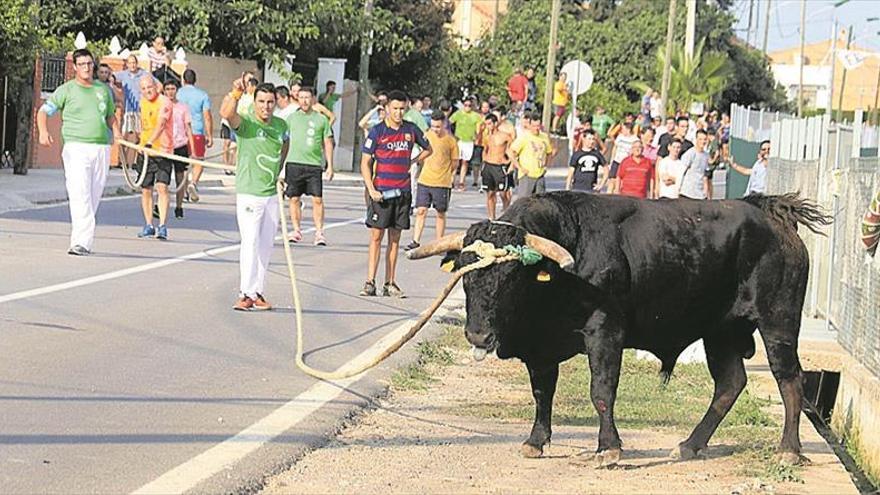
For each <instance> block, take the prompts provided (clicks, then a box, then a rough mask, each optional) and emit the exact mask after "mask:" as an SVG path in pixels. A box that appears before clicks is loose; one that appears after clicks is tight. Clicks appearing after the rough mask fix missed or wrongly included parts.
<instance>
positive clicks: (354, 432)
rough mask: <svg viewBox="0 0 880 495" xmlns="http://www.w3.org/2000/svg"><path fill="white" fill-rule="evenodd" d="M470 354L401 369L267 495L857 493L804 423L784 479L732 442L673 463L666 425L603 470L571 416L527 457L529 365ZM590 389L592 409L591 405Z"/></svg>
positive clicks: (675, 437)
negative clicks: (793, 464)
mask: <svg viewBox="0 0 880 495" xmlns="http://www.w3.org/2000/svg"><path fill="white" fill-rule="evenodd" d="M458 338H459V339H460V335H459V336H458ZM447 339H448V337H447ZM462 347H463V346H462V345H461V344H460V343H458V344H455V345H451V346H443V347H442V350H443V351H444V352H446V353H447V354H445V356H446V359H445V361H446V362H445V363H443V364H438V363H437V361H438V360H437V359H429V361H430V364H428V365H426V366H424V367H421V368H412V369H410V370H404V372H403V375H401V374H400V373H399V374H398V375H397V377H396V379H395V380H394V383H393V384H392V386H391V391H390V393H389V395H388V396H387V397H386V398H384V399H382V400H380V401H378V402H377V404H376V405H375V408H374V409H372V410H370V411H368V412H365V413H364V414H363V415H362V416H361V417H359V418H358V419H357V420H356V421H354V422H353V424H352V425H350V426H349V427H347V428H345V429H344V430H343V431H341V432H340V433H339V434H338V435H337V436H336V437H335V438H333V439H331V440H330V441H329V443H328V444H327V445H326V446H325V447H323V448H320V449H318V450H316V451H313V452H312V453H310V454H308V455H307V456H305V457H304V458H303V459H302V460H301V461H299V462H298V463H296V464H295V465H293V466H292V467H291V468H290V470H288V471H287V472H284V473H281V474H279V475H277V476H275V477H273V478H271V479H270V480H268V481H267V484H266V487H265V488H264V492H263V493H266V494H288V493H342V492H344V493H383V494H396V493H467V494H493V493H523V494H525V493H575V492H577V493H741V494H745V493H804V494H813V493H816V494H818V493H835V494H837V495H844V494H857V493H858V490H857V489H856V487H855V486H854V485H853V483H852V482H851V481H850V477H849V475H848V473H847V472H846V471H845V469H844V468H843V466H842V465H841V464H840V462H839V460H838V459H837V457H836V456H835V455H834V454H833V452H832V451H831V449H830V448H829V447H828V446H827V444H826V443H825V442H824V441H823V440H822V438H821V437H820V436H819V435H818V434H817V433H816V432H815V430H814V429H813V427H812V425H811V424H810V422H809V420H807V418H806V417H805V416H804V417H802V422H801V434H802V441H803V444H804V454H805V455H807V456H808V457H809V458H810V459H811V461H812V463H811V464H810V465H808V466H805V467H803V468H801V469H798V470H797V471H796V472H794V473H793V474H790V473H789V474H786V475H785V476H775V477H774V476H771V475H768V474H767V473H768V472H772V470H768V469H761V468H762V467H766V466H761V465H760V464H761V462H762V461H760V460H758V461H756V457H755V456H753V455H750V453H749V452H748V447H745V446H743V445H742V444H741V443H742V442H741V441H738V440H736V439H733V438H732V437H730V436H723V435H716V438H714V439H713V442H712V443H711V445H710V448H709V452H708V455H707V458H706V459H702V460H696V461H689V462H674V461H672V460H670V459H669V457H668V453H669V451H670V450H671V449H672V447H673V446H675V445H677V444H678V442H680V441H681V440H682V439H683V438H684V437H685V436H686V435H685V434H683V433H682V432H681V431H679V430H675V429H673V428H667V427H662V426H660V427H657V428H653V427H645V428H641V427H640V428H626V427H623V428H621V437H622V438H623V441H624V451H623V458H622V460H621V464H620V465H619V466H618V467H617V468H616V469H612V470H608V469H594V468H593V467H591V466H590V465H589V463H585V462H582V460H583V459H584V458H585V455H584V454H585V453H591V452H592V451H593V450H594V449H595V446H596V442H597V438H596V437H597V428H596V427H595V426H593V425H591V424H589V422H584V421H577V420H565V419H564V413H563V414H560V415H557V418H558V417H559V416H563V419H561V420H560V419H556V420H555V421H554V429H553V444H552V446H551V447H550V448H549V449H545V455H544V457H543V458H540V459H526V458H523V457H522V456H521V455H520V453H519V446H520V444H521V442H522V441H523V440H524V439H525V438H526V436H527V435H528V432H529V429H530V427H531V419H530V414H529V415H526V416H528V417H526V418H522V417H521V416H519V415H511V414H509V411H510V410H511V408H520V409H517V410H526V409H522V408H529V407H532V398H531V394H530V391H529V388H528V385H527V381H525V383H524V381H523V380H522V376H523V375H524V374H525V372H524V367H523V366H522V365H521V364H520V363H519V362H518V361H500V360H498V359H493V358H490V359H486V360H485V361H483V362H480V363H476V362H473V361H472V360H471V359H470V357H469V354H468V353H467V352H466V351H465V350H463V349H462ZM431 352H433V353H436V352H437V351H436V350H434V351H431ZM431 352H429V353H428V354H431ZM423 354H424V353H423ZM760 359H761V358H760V357H757V358H754V359H752V360H751V361H749V362H748V364H749V368H750V385H749V387H750V390H751V391H752V392H753V393H754V394H756V395H762V396H763V397H769V398H770V400H768V401H766V402H764V403H763V404H764V405H763V406H762V407H763V408H764V409H765V410H766V411H767V414H768V415H769V416H774V417H779V418H781V404H780V400H779V398H778V392H776V390H775V383H774V382H773V381H772V379H771V378H770V376H769V373H768V372H767V371H766V369H767V366H766V362H763V363H762V362H760ZM441 361H442V360H441ZM645 379H646V380H656V377H654V376H646V377H645ZM673 379H674V378H673ZM586 393H587V391H586V389H585V390H584V396H583V399H584V404H583V407H591V406H589V402H588V398H587V395H586ZM705 400H706V402H708V400H709V397H706V399H705ZM701 407H702V406H701ZM559 409H562V408H559ZM493 411H495V413H493ZM514 416H515V417H514ZM582 423H586V424H582ZM620 423H621V424H625V423H626V422H625V421H620ZM778 434H779V432H778V431H776V432H775V433H774V435H777V436H775V438H778ZM756 462H757V463H758V465H757V466H756ZM756 467H757V468H758V469H757V470H756Z"/></svg>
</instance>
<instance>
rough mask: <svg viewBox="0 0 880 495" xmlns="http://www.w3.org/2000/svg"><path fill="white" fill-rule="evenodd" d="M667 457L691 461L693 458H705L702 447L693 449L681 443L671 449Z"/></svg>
mask: <svg viewBox="0 0 880 495" xmlns="http://www.w3.org/2000/svg"><path fill="white" fill-rule="evenodd" d="M669 457H671V458H673V459H675V460H677V461H692V460H694V459H705V458H706V453H705V450H703V449H699V450H695V449H692V448H691V447H688V446H687V445H685V444H683V443H682V444H678V446H677V447H675V448H674V449H672V452H670V453H669Z"/></svg>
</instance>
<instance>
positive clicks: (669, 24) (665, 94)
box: [660, 0, 676, 117]
mask: <svg viewBox="0 0 880 495" xmlns="http://www.w3.org/2000/svg"><path fill="white" fill-rule="evenodd" d="M675 1H676V0H669V19H667V21H666V58H665V59H664V60H665V61H666V63H665V64H664V65H663V82H662V83H661V86H660V101H661V105H662V107H663V117H666V108H667V105H668V104H669V103H668V102H669V76H670V71H671V70H672V67H671V66H670V60H672V40H673V38H674V34H675Z"/></svg>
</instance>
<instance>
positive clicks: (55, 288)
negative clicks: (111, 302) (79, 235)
mask: <svg viewBox="0 0 880 495" xmlns="http://www.w3.org/2000/svg"><path fill="white" fill-rule="evenodd" d="M363 221H364V219H363V218H361V217H358V218H353V219H351V220H346V221H344V222H336V223H331V224H328V225H325V226H324V229H325V230H326V229H332V228H336V227H342V226H344V225H351V224H354V223H361V222H363ZM314 230H315V229H314V227H312V228H309V229H305V230H304V231H303V232H305V233H308V232H312V231H314ZM280 239H281V236H276V237H275V240H276V241H277V240H280ZM240 246H241V243H237V244H233V245H230V246H223V247H216V248H212V249H208V250H207V251H199V252H197V253H191V254H186V255H183V256H178V257H176V258H168V259H164V260H161V261H154V262H152V263H147V264H144V265H140V266H133V267H131V268H123V269H122V270H116V271H113V272H107V273H102V274H101V275H94V276H91V277H86V278H80V279H77V280H71V281H70V282H62V283H60V284H54V285H47V286H45V287H38V288H36V289H29V290H25V291H21V292H13V293H12V294H6V295H3V296H0V304H2V303H7V302H12V301H18V300H20V299H25V298H28V297H36V296H42V295H45V294H51V293H53V292H59V291H63V290H67V289H74V288H76V287H82V286H85V285H91V284H97V283H99V282H104V281H107V280H113V279H117V278H121V277H127V276H128V275H135V274H138V273H143V272H147V271H150V270H155V269H157V268H164V267H166V266H171V265H176V264H178V263H183V262H184V261H192V260H198V259H202V258H207V257H209V256H215V255H218V254H223V253H228V252H230V251H235V250H237V249H239V248H240Z"/></svg>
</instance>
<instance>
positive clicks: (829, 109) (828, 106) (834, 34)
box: [825, 17, 840, 116]
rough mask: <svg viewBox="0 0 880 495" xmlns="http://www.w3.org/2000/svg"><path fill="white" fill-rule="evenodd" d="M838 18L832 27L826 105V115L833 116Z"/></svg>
mask: <svg viewBox="0 0 880 495" xmlns="http://www.w3.org/2000/svg"><path fill="white" fill-rule="evenodd" d="M839 34H840V33H838V32H837V18H836V17H835V18H834V25H833V26H832V27H831V77H829V78H828V102H827V103H826V104H825V114H826V115H828V116H833V115H832V112H833V111H834V69H835V68H836V67H837V36H838V35H839Z"/></svg>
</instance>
